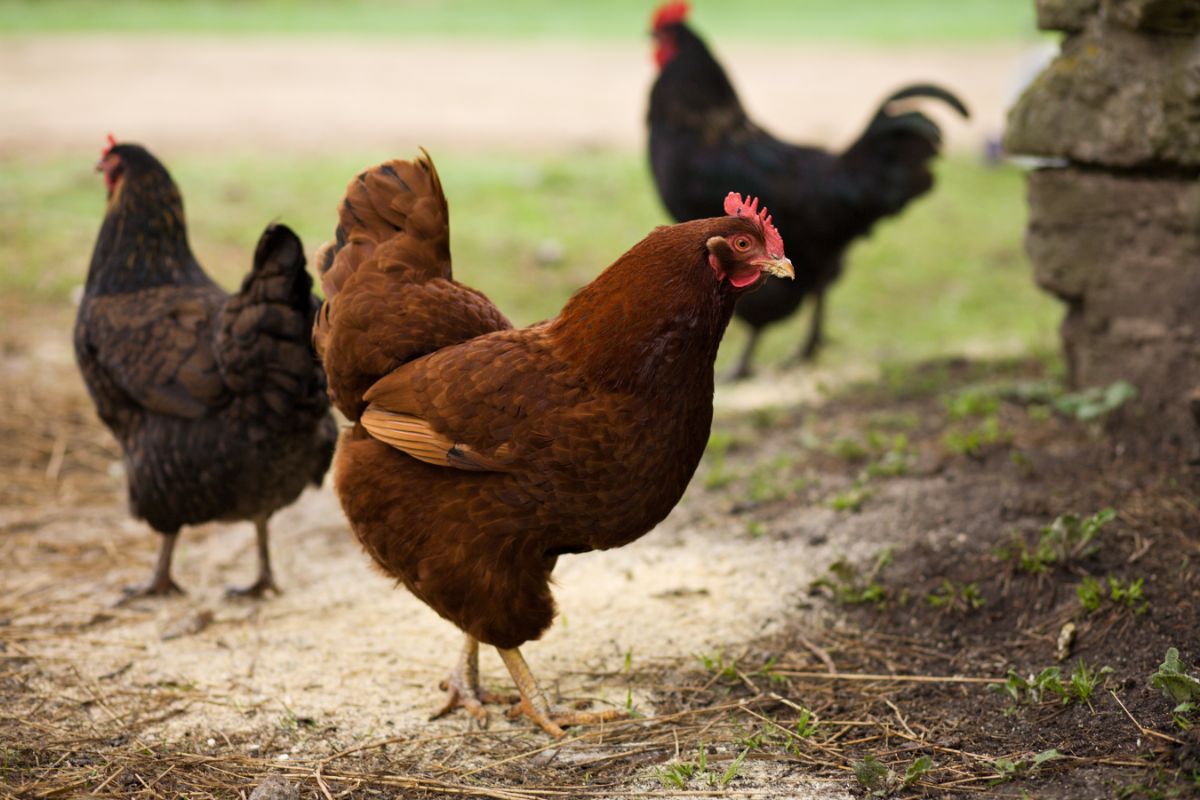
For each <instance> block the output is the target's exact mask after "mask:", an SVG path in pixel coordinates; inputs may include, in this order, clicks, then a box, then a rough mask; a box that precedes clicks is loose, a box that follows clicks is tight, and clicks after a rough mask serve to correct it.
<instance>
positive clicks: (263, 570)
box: [225, 517, 282, 598]
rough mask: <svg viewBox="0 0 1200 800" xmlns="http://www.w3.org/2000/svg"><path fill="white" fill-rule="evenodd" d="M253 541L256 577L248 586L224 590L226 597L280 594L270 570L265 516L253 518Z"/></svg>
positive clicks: (259, 596) (256, 596)
mask: <svg viewBox="0 0 1200 800" xmlns="http://www.w3.org/2000/svg"><path fill="white" fill-rule="evenodd" d="M254 533H255V542H256V544H257V548H258V579H257V580H255V581H254V583H252V584H250V585H249V586H242V587H235V586H231V587H229V588H228V589H226V590H225V596H226V597H255V598H262V597H265V596H266V595H267V594H268V593H271V594H282V591H281V590H280V588H279V586H278V585H277V584H276V583H275V575H274V573H272V572H271V550H270V547H269V546H268V538H267V518H266V517H259V518H258V519H256V520H254Z"/></svg>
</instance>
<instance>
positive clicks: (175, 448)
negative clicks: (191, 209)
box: [75, 144, 336, 533]
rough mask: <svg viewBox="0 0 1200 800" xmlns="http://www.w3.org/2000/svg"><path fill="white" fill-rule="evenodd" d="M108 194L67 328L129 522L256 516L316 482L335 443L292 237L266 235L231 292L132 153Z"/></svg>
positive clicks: (159, 173)
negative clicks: (206, 266) (119, 466)
mask: <svg viewBox="0 0 1200 800" xmlns="http://www.w3.org/2000/svg"><path fill="white" fill-rule="evenodd" d="M111 153H113V154H115V155H116V156H118V157H119V158H120V159H121V163H122V165H123V171H122V174H121V178H120V180H119V181H118V182H117V185H116V187H115V189H114V190H113V192H112V194H111V196H110V198H109V207H108V213H107V215H106V216H105V219H104V223H103V225H102V227H101V230H100V235H99V238H98V240H97V242H96V248H95V251H94V253H93V256H92V263H91V266H90V268H89V271H88V279H87V285H86V289H85V293H84V298H83V301H82V303H81V305H80V308H79V314H78V317H77V319H76V325H75V352H76V358H77V360H78V362H79V367H80V370H81V371H82V373H83V378H84V381H85V383H86V384H87V387H88V391H89V392H90V393H91V396H92V399H93V400H94V401H95V404H96V410H97V412H98V413H99V415H100V418H101V419H102V420H103V421H104V423H105V424H106V425H107V426H108V427H109V429H110V430H112V432H113V434H114V436H116V438H117V440H118V442H119V443H120V445H121V449H122V452H123V453H124V457H125V468H126V472H127V476H128V481H129V499H130V505H131V508H132V511H133V513H134V514H135V515H136V516H138V517H141V518H143V519H145V520H146V521H147V522H149V523H150V525H151V526H152V527H153V528H154V529H155V530H158V531H160V532H164V533H169V532H173V531H176V530H178V529H179V528H180V527H181V526H183V525H190V524H196V523H200V522H206V521H209V520H214V519H225V520H237V519H255V518H258V517H263V516H266V515H269V514H270V513H272V512H273V511H275V510H277V509H279V508H281V507H283V506H285V505H287V504H289V503H291V502H292V501H293V500H295V499H296V497H298V496H299V494H300V492H301V491H302V490H303V488H304V486H305V485H306V484H308V483H310V482H311V483H316V484H319V483H320V482H321V480H322V478H323V477H324V474H325V472H326V470H327V469H328V467H329V464H330V461H331V459H332V456H333V444H334V440H335V438H336V431H335V429H334V424H333V419H332V417H330V415H329V403H328V400H327V398H326V394H325V376H324V373H323V371H322V370H321V368H320V365H319V364H318V362H317V361H316V359H315V357H314V354H313V352H312V348H311V345H310V343H309V331H310V330H311V327H312V320H313V315H314V313H315V310H316V307H317V300H316V298H314V297H313V296H312V293H311V287H312V280H311V278H310V277H309V276H308V273H307V272H306V271H305V260H304V251H303V248H302V247H301V244H300V241H299V239H298V238H297V237H296V235H295V234H294V233H293V232H292V231H291V230H289V229H288V228H286V227H285V226H282V225H272V226H270V227H268V228H267V229H266V231H265V232H264V233H263V235H262V238H261V239H260V241H259V244H258V249H257V251H256V252H255V257H254V267H253V269H252V271H251V272H250V274H249V275H248V276H247V277H246V279H245V281H244V282H243V284H242V287H241V289H240V291H238V292H237V293H236V294H232V295H230V294H228V293H226V292H225V291H224V290H222V289H221V288H220V287H218V286H217V285H216V284H215V283H213V282H212V280H210V279H209V278H208V276H207V275H206V274H205V273H204V271H203V270H202V269H201V268H200V265H199V264H198V263H197V262H196V259H195V258H194V257H193V256H192V252H191V249H190V247H189V246H188V241H187V232H186V228H185V223H184V215H183V204H182V200H181V198H180V195H179V190H178V189H177V188H176V186H175V183H174V182H173V181H172V180H171V177H170V175H169V174H168V173H167V171H166V169H165V168H164V167H163V166H162V165H161V164H160V163H159V162H158V161H157V160H156V159H155V158H154V157H153V156H152V155H150V153H148V152H147V151H146V150H144V149H143V148H141V147H138V146H136V145H126V144H123V145H117V146H116V147H115V148H113V150H112V151H111Z"/></svg>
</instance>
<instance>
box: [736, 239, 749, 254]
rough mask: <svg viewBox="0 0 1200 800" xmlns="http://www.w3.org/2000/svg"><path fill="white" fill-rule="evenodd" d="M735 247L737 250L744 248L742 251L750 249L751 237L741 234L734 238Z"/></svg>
mask: <svg viewBox="0 0 1200 800" xmlns="http://www.w3.org/2000/svg"><path fill="white" fill-rule="evenodd" d="M733 247H734V249H735V250H742V251H746V250H749V249H750V239H749V238H748V237H745V236H739V237H737V238H736V239H734V240H733Z"/></svg>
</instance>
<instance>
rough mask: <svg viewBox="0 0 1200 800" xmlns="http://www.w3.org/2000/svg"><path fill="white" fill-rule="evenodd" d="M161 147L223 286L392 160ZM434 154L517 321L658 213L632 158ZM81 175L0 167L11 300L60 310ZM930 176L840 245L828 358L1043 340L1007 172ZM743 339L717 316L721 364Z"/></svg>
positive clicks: (562, 291) (76, 253)
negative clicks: (281, 232)
mask: <svg viewBox="0 0 1200 800" xmlns="http://www.w3.org/2000/svg"><path fill="white" fill-rule="evenodd" d="M160 155H161V156H162V157H163V158H164V159H165V160H166V161H167V163H168V166H169V167H170V169H171V170H172V173H173V174H174V176H175V178H176V180H177V182H178V183H179V184H180V187H181V189H182V191H183V194H184V199H185V204H186V210H187V214H188V220H189V225H190V229H189V232H190V234H191V237H192V245H193V248H194V249H195V251H196V254H197V257H198V258H199V259H200V261H201V263H202V264H204V266H205V268H206V269H208V270H209V271H210V272H211V273H212V274H213V275H214V277H215V278H216V279H217V280H218V281H219V282H220V283H221V284H222V285H224V286H226V287H230V288H232V287H235V286H237V285H238V283H239V282H240V280H241V277H242V275H243V274H244V272H245V271H246V270H247V269H248V268H249V265H250V255H251V250H252V248H253V246H254V242H255V241H256V240H257V237H258V235H259V233H260V232H261V230H262V228H263V226H264V225H265V224H266V223H267V222H269V221H270V220H273V219H277V220H280V221H282V222H285V223H287V224H288V225H290V226H292V227H293V228H295V229H296V231H297V232H298V233H299V234H300V236H301V238H302V239H303V240H304V242H305V245H306V247H307V249H308V251H309V252H310V253H311V252H312V251H313V250H314V249H315V248H316V247H317V245H318V244H320V243H321V242H323V241H324V240H325V239H326V238H328V237H329V236H330V235H331V234H332V231H333V224H334V208H335V206H336V204H337V202H338V201H339V199H340V198H341V195H342V192H343V190H344V188H345V186H346V183H347V181H348V180H349V179H350V178H351V177H352V176H353V175H354V174H355V173H356V172H358V171H360V170H361V169H362V168H363V167H365V166H367V165H369V164H372V163H376V162H379V161H382V160H384V159H385V158H387V157H389V156H391V155H395V154H391V153H384V152H360V153H357V154H349V155H339V156H334V157H320V156H318V157H307V158H305V159H303V160H301V161H297V160H296V159H295V158H292V157H286V158H285V157H274V156H264V155H262V154H237V153H231V154H223V155H220V156H214V155H201V154H197V155H190V156H187V157H183V158H176V157H175V156H174V154H173V153H171V152H163V153H161V154H160ZM434 157H435V158H436V159H437V163H438V167H439V170H440V172H441V175H442V179H443V182H444V184H445V187H446V192H447V196H448V197H449V200H450V208H451V219H452V225H451V231H452V248H453V253H454V263H455V276H456V277H457V278H459V279H460V280H462V281H464V282H466V283H468V284H470V285H472V286H475V287H478V288H479V289H481V290H482V291H484V292H486V293H487V294H488V295H489V296H490V297H492V298H493V300H494V301H495V302H496V303H497V305H499V306H500V308H501V309H503V310H504V311H505V313H507V314H508V315H509V316H510V317H511V318H512V319H513V321H514V322H516V323H518V324H528V323H532V322H536V321H538V320H541V319H545V318H546V317H549V316H552V315H554V314H556V313H557V312H558V310H559V309H560V308H561V307H562V304H563V302H564V301H565V300H566V299H567V298H568V297H569V296H570V294H571V293H572V292H573V291H574V290H575V289H577V288H578V287H579V286H581V285H583V284H584V283H586V282H587V281H589V280H591V279H592V278H593V277H594V276H595V275H596V274H597V273H598V272H599V271H600V270H601V269H603V268H604V267H606V266H607V265H608V264H609V263H611V262H612V261H613V260H614V259H615V258H616V257H617V256H618V255H620V254H621V253H622V252H623V251H624V250H626V249H627V248H628V247H630V246H631V245H632V244H634V243H635V242H637V241H638V240H640V239H641V238H642V237H644V236H645V235H646V233H647V232H649V231H650V230H651V229H652V228H653V227H654V226H655V225H660V224H664V223H666V222H668V221H669V220H668V219H667V217H666V215H665V213H664V212H663V210H662V208H661V206H660V205H659V202H658V199H657V195H656V193H655V191H654V187H653V185H652V183H651V179H650V176H649V173H648V170H647V167H646V163H645V159H644V157H643V156H642V154H640V153H632V152H612V151H602V152H595V151H588V152H577V153H569V154H564V155H555V156H550V157H537V156H529V155H516V156H509V155H504V156H503V157H498V154H486V155H482V154H469V155H464V154H458V153H453V152H435V153H434ZM91 168H92V163H91V160H90V158H89V157H77V158H71V159H65V158H56V159H44V160H39V161H36V162H32V161H16V160H9V161H2V162H0V265H2V266H0V291H3V292H4V293H5V294H6V295H8V296H10V297H15V298H17V299H18V300H20V301H22V302H25V303H61V302H64V301H65V300H66V299H67V298H68V296H69V293H70V290H71V289H72V288H73V287H75V286H78V285H79V284H81V283H82V281H83V279H84V276H85V274H86V272H87V265H88V260H89V258H90V254H91V249H92V245H93V243H94V240H95V236H96V232H97V230H98V229H99V227H100V220H101V218H102V215H103V212H104V194H103V188H102V185H101V181H100V179H99V177H98V176H97V175H96V174H95V173H93V172H92V169H91ZM938 171H939V178H940V181H939V183H940V185H939V188H938V189H936V190H935V191H934V192H933V194H932V196H930V197H928V198H925V199H922V200H921V201H919V202H918V203H917V204H916V206H915V207H914V208H913V209H911V210H910V212H909V213H906V214H904V215H903V217H902V218H901V219H899V220H896V221H891V222H889V223H887V224H884V225H881V226H880V227H879V229H878V230H877V232H876V234H875V235H874V236H873V237H872V239H871V240H870V241H868V242H866V243H865V244H863V245H861V246H859V247H856V248H855V249H854V250H853V251H852V252H851V253H850V264H849V269H848V275H847V277H846V279H845V280H844V281H842V283H841V284H839V285H838V287H837V288H835V290H834V293H833V298H832V300H831V302H830V312H829V324H830V330H831V332H832V334H833V336H834V337H835V339H836V340H837V341H836V342H835V343H834V344H833V346H831V347H830V349H829V351H828V352H827V353H826V354H825V355H824V356H823V358H824V359H825V360H826V362H827V363H828V362H830V361H832V360H835V359H836V360H846V361H849V362H852V363H858V362H863V361H878V360H883V359H888V358H891V359H895V358H896V357H901V358H903V359H905V360H909V359H919V358H925V357H930V356H935V355H939V354H946V353H954V352H960V351H961V350H962V348H963V347H965V346H968V345H970V343H972V342H974V343H980V342H985V343H990V344H989V345H988V346H990V347H994V348H996V349H1006V348H1008V347H1010V346H1013V347H1014V348H1015V349H1028V348H1029V347H1038V346H1040V347H1047V346H1049V345H1050V344H1051V343H1052V342H1053V341H1054V326H1055V322H1056V319H1057V317H1058V316H1059V311H1058V307H1057V304H1056V303H1055V302H1054V301H1053V300H1051V299H1050V298H1048V297H1046V296H1044V295H1043V294H1042V293H1041V292H1039V290H1038V289H1037V288H1036V287H1035V286H1034V284H1033V281H1031V280H1030V278H1029V269H1028V265H1027V263H1026V262H1025V258H1024V255H1023V254H1022V252H1021V247H1020V239H1021V232H1022V230H1023V227H1024V224H1025V211H1024V201H1023V198H1022V194H1023V191H1024V190H1023V180H1022V176H1021V175H1020V173H1019V172H1017V171H1016V170H1010V169H998V170H997V169H986V168H983V167H980V166H977V165H975V164H973V163H969V162H967V161H962V160H951V161H946V162H943V163H941V164H940V165H939V168H938ZM931 298H932V300H931ZM806 325H807V320H805V319H801V318H800V317H796V318H793V319H792V320H789V321H788V323H786V324H784V325H781V326H778V327H777V328H773V329H772V330H771V331H770V332H769V333H768V334H767V336H766V337H765V341H764V344H763V347H762V359H761V361H762V363H764V364H766V363H771V362H778V361H780V360H782V359H783V358H784V357H785V356H786V355H787V354H788V353H790V351H791V350H792V349H793V348H794V346H795V341H797V340H798V338H799V337H800V336H801V335H802V331H803V330H804V329H805V326H806ZM744 337H745V331H744V329H743V328H742V327H741V326H740V324H738V323H737V322H734V323H733V325H731V327H730V331H729V334H728V335H727V337H726V340H727V342H728V344H727V346H726V347H725V348H723V352H722V357H721V360H720V362H719V365H718V366H719V367H720V368H722V369H727V368H728V366H729V364H730V363H731V362H732V360H733V358H734V357H735V356H736V353H737V352H738V350H740V348H741V345H742V343H743V342H744Z"/></svg>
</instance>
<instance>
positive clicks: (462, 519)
mask: <svg viewBox="0 0 1200 800" xmlns="http://www.w3.org/2000/svg"><path fill="white" fill-rule="evenodd" d="M726 211H727V213H728V214H729V216H725V217H720V218H716V219H705V220H698V221H695V222H688V223H684V224H681V225H675V226H671V227H662V228H658V229H657V230H655V231H654V232H652V233H651V234H650V235H649V236H647V237H646V238H645V239H644V240H642V241H641V242H640V243H638V244H637V245H635V246H634V247H633V248H632V249H631V250H629V252H627V253H625V254H624V255H623V256H621V257H620V258H619V259H617V261H616V263H614V264H613V265H612V266H611V267H609V268H608V269H607V270H605V271H604V272H603V273H602V274H601V275H600V276H599V277H598V278H596V279H595V280H594V281H593V282H592V283H591V284H590V285H588V286H586V287H585V288H583V289H582V290H580V291H579V292H578V293H577V294H576V295H575V296H574V297H573V298H572V299H571V300H570V301H569V302H568V303H567V305H566V307H565V308H564V309H563V310H562V312H561V313H560V314H559V315H558V317H556V318H555V319H553V320H550V321H548V322H544V323H540V324H538V325H534V326H531V327H529V328H524V329H521V330H514V329H513V328H512V326H511V325H510V323H509V322H508V320H507V319H505V317H504V315H503V314H501V313H500V312H499V311H498V310H497V309H496V307H495V306H493V305H492V303H491V302H490V301H489V300H488V299H487V298H486V297H484V296H483V295H482V294H480V293H479V292H477V291H475V290H473V289H470V288H467V287H465V286H463V285H462V284H459V283H457V282H455V281H454V280H453V279H452V277H451V270H450V248H449V216H448V211H447V208H446V200H445V197H444V195H443V194H442V188H441V184H440V182H439V180H438V176H437V172H436V170H435V169H434V167H433V164H432V162H431V161H430V159H429V158H428V156H427V155H422V157H420V158H418V159H416V160H415V161H412V162H406V161H392V162H389V163H386V164H382V165H380V166H377V167H374V168H373V169H370V170H368V171H367V172H364V173H363V174H361V175H359V176H358V177H356V178H355V179H354V180H353V181H352V182H351V183H350V185H349V187H348V188H347V192H346V198H345V200H344V202H343V203H342V205H341V208H340V213H339V225H338V228H337V236H336V240H335V241H334V242H332V243H330V244H328V245H326V246H325V248H324V249H323V251H322V252H321V253H320V254H319V255H318V264H319V265H320V266H321V268H322V270H323V278H322V283H323V286H324V289H325V296H326V302H325V305H324V306H323V308H322V310H321V313H320V315H319V316H318V320H317V324H316V326H315V340H316V342H317V349H318V352H320V353H321V354H322V358H323V360H324V363H325V368H326V371H327V373H328V376H329V386H330V392H331V394H332V397H333V399H334V402H335V403H336V404H337V405H338V407H339V408H341V409H342V411H343V412H344V413H345V414H346V415H347V416H348V417H349V418H350V419H351V420H353V421H354V422H355V424H354V427H353V429H351V430H349V431H348V432H346V433H345V434H343V436H342V440H341V442H340V445H339V448H338V452H337V455H336V457H335V458H336V462H337V463H336V473H335V474H336V479H335V486H336V489H337V493H338V496H339V498H340V499H341V502H342V506H343V508H344V509H345V511H346V514H347V516H348V517H349V519H350V522H351V525H352V526H353V529H354V532H355V534H356V535H357V537H358V539H359V541H360V542H361V543H362V545H363V547H364V548H365V549H366V550H367V552H368V553H370V554H371V556H372V557H373V558H374V559H375V561H376V562H378V564H379V565H380V566H381V567H382V568H383V569H384V570H385V571H387V572H388V573H389V574H391V575H394V576H395V577H397V578H398V579H400V580H401V581H402V582H403V583H404V585H405V586H407V587H408V589H409V590H411V591H412V592H413V593H414V594H415V595H416V596H417V597H419V598H420V599H421V600H422V601H424V602H425V603H427V604H428V605H429V606H430V607H431V608H433V609H434V610H435V611H437V613H439V614H440V615H442V616H443V617H445V618H446V619H448V620H449V621H451V622H453V623H454V624H455V625H457V626H458V627H459V628H461V629H462V630H463V631H464V632H465V633H466V637H467V638H466V646H465V647H464V650H463V655H462V660H461V661H460V663H459V665H458V667H457V668H456V670H455V671H454V672H453V674H452V675H451V677H450V679H449V680H448V681H447V683H446V687H447V688H448V689H449V692H450V694H449V698H448V700H447V704H446V707H445V708H444V709H443V710H442V713H445V712H446V711H449V710H450V709H452V708H455V707H459V706H461V707H465V708H466V709H467V710H468V711H469V712H470V713H471V714H472V715H473V716H475V717H476V718H477V719H479V720H480V721H481V722H484V721H486V712H485V711H484V710H483V705H482V703H484V702H486V701H487V700H488V699H490V698H489V697H488V696H487V695H485V694H484V693H482V692H481V691H480V689H479V685H478V664H477V657H478V645H479V643H480V642H483V643H485V644H490V645H493V646H495V647H496V648H497V649H498V650H499V652H500V656H501V658H502V659H503V661H504V663H505V665H506V666H507V667H508V669H509V671H510V672H511V674H512V676H513V679H514V680H515V681H516V684H517V688H518V690H519V691H520V694H521V699H520V705H519V706H518V709H519V711H520V712H522V713H524V714H526V715H528V716H529V717H531V718H532V719H533V720H534V721H535V722H537V724H539V725H540V726H541V727H542V728H543V729H545V730H546V731H547V732H549V733H551V734H553V735H555V736H561V735H562V728H561V727H560V726H562V725H567V724H579V723H584V722H589V721H596V720H598V719H605V718H612V717H613V716H615V715H614V714H613V713H611V712H609V713H605V714H578V713H575V714H561V713H558V712H555V711H554V710H552V709H551V708H550V706H549V704H548V703H547V702H546V699H545V697H544V696H543V694H542V692H541V691H540V690H539V688H538V686H537V683H536V681H535V680H534V678H533V675H532V674H531V673H530V671H529V668H528V667H527V666H526V665H525V662H524V660H523V659H522V657H521V654H520V651H519V650H518V649H517V648H518V647H519V646H520V645H521V644H523V643H525V642H527V641H529V640H531V639H537V638H538V637H539V636H541V635H542V633H544V632H545V630H546V629H547V628H548V627H549V626H550V623H551V621H552V619H553V617H554V611H555V609H554V599H553V597H552V596H551V594H550V589H549V585H548V582H549V578H550V573H551V571H552V570H553V569H554V565H555V562H556V560H557V558H558V557H559V556H560V555H563V554H566V553H584V552H587V551H589V550H603V549H607V548H610V547H619V546H620V545H623V544H627V543H629V542H631V541H633V540H634V539H636V538H638V537H639V536H641V535H642V534H644V533H646V532H647V531H649V530H650V529H651V528H652V527H654V525H656V524H657V523H658V522H659V521H660V520H662V519H663V518H664V517H665V516H666V515H667V513H668V512H669V511H670V510H671V509H672V508H673V507H674V505H675V504H676V502H678V500H679V498H680V496H681V495H682V494H683V490H684V488H685V487H686V486H687V484H688V481H689V480H690V479H691V476H692V473H693V472H694V471H695V469H696V465H697V464H698V462H699V460H700V456H701V454H702V452H703V450H704V447H705V444H706V442H707V440H708V435H709V427H710V424H711V422H712V399H713V362H714V360H715V358H716V354H717V347H718V345H719V344H720V341H721V336H722V334H723V333H724V331H725V327H726V326H727V324H728V323H729V319H730V316H731V315H732V313H733V305H734V301H735V299H736V298H737V297H738V295H740V294H741V293H743V292H745V291H747V290H749V289H751V288H753V287H755V286H757V285H758V284H759V283H760V282H761V280H762V276H763V274H764V273H770V274H774V275H788V276H790V275H791V274H792V269H791V264H790V262H789V261H788V260H787V259H786V258H785V257H784V255H783V242H782V241H781V240H780V239H779V236H778V234H777V233H776V232H775V230H774V228H773V227H772V226H771V224H770V219H769V217H767V216H766V213H765V210H763V211H762V212H758V210H757V208H756V206H755V205H753V204H743V203H742V202H741V200H740V198H737V197H736V196H733V195H731V196H730V198H729V199H728V201H727V204H726Z"/></svg>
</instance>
